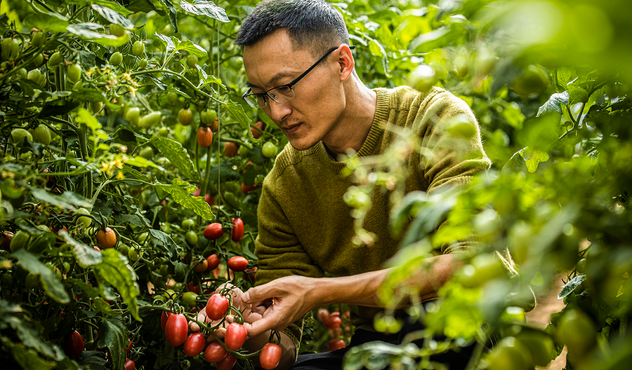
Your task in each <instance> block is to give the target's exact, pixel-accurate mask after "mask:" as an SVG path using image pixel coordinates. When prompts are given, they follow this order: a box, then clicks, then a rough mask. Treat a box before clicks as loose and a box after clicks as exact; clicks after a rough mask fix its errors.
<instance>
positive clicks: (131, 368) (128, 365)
mask: <svg viewBox="0 0 632 370" xmlns="http://www.w3.org/2000/svg"><path fill="white" fill-rule="evenodd" d="M124 367H125V370H135V369H136V363H135V362H134V361H132V360H130V359H129V358H126V359H125V365H124Z"/></svg>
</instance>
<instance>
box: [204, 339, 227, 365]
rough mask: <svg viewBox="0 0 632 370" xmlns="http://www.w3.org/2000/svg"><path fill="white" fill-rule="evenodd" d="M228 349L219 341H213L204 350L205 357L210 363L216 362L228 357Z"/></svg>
mask: <svg viewBox="0 0 632 370" xmlns="http://www.w3.org/2000/svg"><path fill="white" fill-rule="evenodd" d="M227 354H228V352H226V349H225V348H224V347H222V345H221V344H220V343H219V342H211V343H209V345H208V346H206V349H205V350H204V358H205V359H206V361H208V362H210V363H216V362H219V361H221V360H223V359H224V358H226V355H227Z"/></svg>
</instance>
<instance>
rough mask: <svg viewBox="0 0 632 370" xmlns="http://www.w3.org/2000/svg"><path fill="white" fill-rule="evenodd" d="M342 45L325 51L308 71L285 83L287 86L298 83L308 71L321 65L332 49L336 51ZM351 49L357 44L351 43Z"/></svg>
mask: <svg viewBox="0 0 632 370" xmlns="http://www.w3.org/2000/svg"><path fill="white" fill-rule="evenodd" d="M340 46H342V45H339V46H334V47H333V48H331V49H329V50H328V51H327V53H325V55H323V56H322V57H321V58H320V59H318V61H316V63H314V64H313V65H312V66H311V67H309V69H307V71H305V72H303V73H301V75H300V76H298V77H296V78H295V79H294V80H292V82H290V83H289V84H287V85H285V86H289V87H292V86H294V85H296V83H297V82H298V81H300V79H301V78H303V77H305V75H306V74H308V73H309V72H310V71H311V70H312V69H314V68H316V66H317V65H319V64H320V62H322V60H323V59H325V58H327V56H328V55H329V54H331V52H332V51H334V50H336V49H338V48H339V47H340ZM349 49H351V50H353V49H355V45H351V46H349Z"/></svg>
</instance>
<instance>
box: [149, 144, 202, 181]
mask: <svg viewBox="0 0 632 370" xmlns="http://www.w3.org/2000/svg"><path fill="white" fill-rule="evenodd" d="M150 142H151V143H152V144H153V145H154V146H155V147H156V148H157V149H158V150H160V152H161V153H162V155H164V156H165V157H166V158H167V159H168V160H169V161H170V162H171V164H173V165H174V166H176V168H178V170H179V171H180V173H181V174H182V175H183V176H184V177H185V178H187V179H191V180H193V181H199V179H200V174H199V173H198V172H197V171H196V170H195V166H194V165H193V161H192V160H191V157H189V153H188V152H187V150H186V149H184V148H183V147H182V144H180V143H179V142H177V141H175V140H171V139H168V138H166V137H162V136H153V137H152V138H151V140H150Z"/></svg>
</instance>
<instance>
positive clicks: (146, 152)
mask: <svg viewBox="0 0 632 370" xmlns="http://www.w3.org/2000/svg"><path fill="white" fill-rule="evenodd" d="M138 155H139V156H141V157H143V158H145V159H152V158H153V157H154V149H152V147H150V146H148V147H145V148H143V149H141V151H140V153H138Z"/></svg>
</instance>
